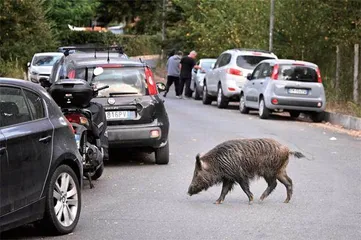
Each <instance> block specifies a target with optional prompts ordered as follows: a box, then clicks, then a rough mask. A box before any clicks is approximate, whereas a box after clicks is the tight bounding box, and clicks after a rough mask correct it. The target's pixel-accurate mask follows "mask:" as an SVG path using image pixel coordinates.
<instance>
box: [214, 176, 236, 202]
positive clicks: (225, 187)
mask: <svg viewBox="0 0 361 240" xmlns="http://www.w3.org/2000/svg"><path fill="white" fill-rule="evenodd" d="M233 184H234V182H233V181H231V180H228V179H224V180H223V186H222V192H221V195H220V196H219V198H218V199H217V201H216V202H215V203H216V204H221V203H222V202H223V201H224V198H225V197H226V195H227V193H228V192H229V191H231V190H232V187H233Z"/></svg>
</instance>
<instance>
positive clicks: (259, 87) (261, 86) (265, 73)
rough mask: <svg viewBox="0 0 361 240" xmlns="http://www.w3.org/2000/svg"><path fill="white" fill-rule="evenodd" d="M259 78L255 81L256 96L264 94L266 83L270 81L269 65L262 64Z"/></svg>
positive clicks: (270, 70)
mask: <svg viewBox="0 0 361 240" xmlns="http://www.w3.org/2000/svg"><path fill="white" fill-rule="evenodd" d="M262 65H263V66H262V68H261V72H260V75H259V77H258V78H257V79H256V82H255V88H256V91H257V96H260V95H261V94H264V90H265V89H266V86H267V83H268V81H269V80H270V77H271V74H272V68H271V65H270V63H267V62H266V63H263V64H262Z"/></svg>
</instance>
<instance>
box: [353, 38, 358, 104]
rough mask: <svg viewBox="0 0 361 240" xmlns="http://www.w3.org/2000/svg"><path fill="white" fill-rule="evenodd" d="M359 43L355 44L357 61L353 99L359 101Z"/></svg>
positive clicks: (354, 73)
mask: <svg viewBox="0 0 361 240" xmlns="http://www.w3.org/2000/svg"><path fill="white" fill-rule="evenodd" d="M359 55H360V51H359V45H358V44H355V61H354V71H353V101H354V102H355V103H358V68H359Z"/></svg>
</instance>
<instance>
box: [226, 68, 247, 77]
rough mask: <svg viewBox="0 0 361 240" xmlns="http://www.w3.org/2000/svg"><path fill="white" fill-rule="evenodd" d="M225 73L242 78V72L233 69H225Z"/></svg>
mask: <svg viewBox="0 0 361 240" xmlns="http://www.w3.org/2000/svg"><path fill="white" fill-rule="evenodd" d="M227 73H229V74H232V75H238V76H242V75H243V74H242V71H241V70H238V69H235V68H228V69H227Z"/></svg>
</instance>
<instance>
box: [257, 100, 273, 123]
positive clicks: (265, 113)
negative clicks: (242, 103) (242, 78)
mask: <svg viewBox="0 0 361 240" xmlns="http://www.w3.org/2000/svg"><path fill="white" fill-rule="evenodd" d="M258 114H259V118H261V119H267V118H269V115H270V111H269V109H268V108H267V107H266V104H265V102H264V99H263V97H261V99H260V101H259V108H258Z"/></svg>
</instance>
